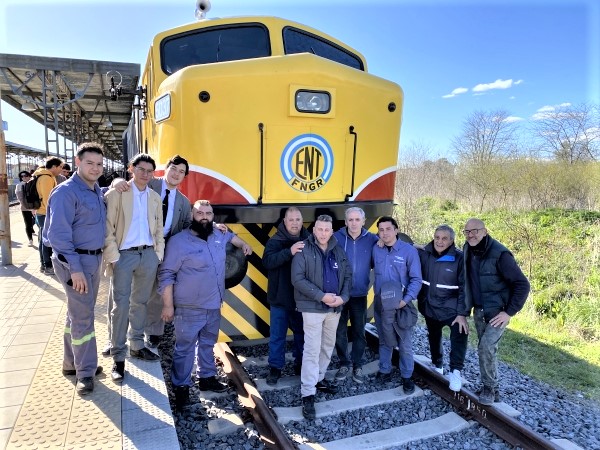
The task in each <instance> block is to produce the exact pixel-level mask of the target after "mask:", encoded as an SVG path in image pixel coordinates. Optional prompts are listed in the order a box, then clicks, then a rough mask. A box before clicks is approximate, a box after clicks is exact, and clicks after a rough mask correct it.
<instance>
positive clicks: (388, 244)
mask: <svg viewBox="0 0 600 450" xmlns="http://www.w3.org/2000/svg"><path fill="white" fill-rule="evenodd" d="M377 229H378V232H379V238H380V239H381V240H382V241H383V244H384V245H383V247H379V246H377V245H376V246H374V247H373V264H374V270H375V283H374V286H373V289H374V291H375V326H376V327H377V333H378V335H379V372H378V373H377V379H378V380H379V381H382V382H387V381H390V379H391V371H392V351H393V348H392V347H391V346H390V345H387V344H386V343H385V342H384V339H383V336H384V329H383V326H382V325H383V323H382V303H381V287H382V285H383V284H384V283H386V282H396V283H399V284H400V285H401V286H402V287H403V297H402V300H401V301H400V303H399V304H398V308H404V307H405V306H407V305H408V303H409V302H411V301H413V300H415V299H416V298H417V295H418V293H419V291H420V290H421V285H422V281H423V280H422V277H421V262H420V261H419V254H418V252H417V249H415V248H414V247H413V246H412V245H410V244H407V243H406V242H402V241H401V240H400V239H398V237H397V235H398V223H397V222H396V220H395V219H393V218H392V217H386V216H384V217H381V218H380V219H379V220H378V221H377ZM413 328H414V327H409V328H404V329H402V330H401V333H402V334H400V335H399V338H400V339H399V347H398V348H399V350H400V377H401V378H402V390H403V391H404V393H405V394H407V395H410V394H412V393H413V392H414V391H415V384H414V382H413V381H412V373H413V370H414V365H415V361H414V355H413V349H412V334H413Z"/></svg>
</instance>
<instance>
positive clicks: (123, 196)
mask: <svg viewBox="0 0 600 450" xmlns="http://www.w3.org/2000/svg"><path fill="white" fill-rule="evenodd" d="M155 169H156V163H155V162H154V160H153V159H152V157H150V156H149V155H147V154H144V153H139V154H137V155H136V156H134V157H133V159H132V160H131V161H130V163H129V169H128V170H129V171H130V172H131V173H132V175H133V178H132V179H131V181H130V182H129V187H130V189H129V190H128V191H125V192H119V191H118V190H116V189H112V190H110V191H109V192H107V193H106V195H105V196H104V198H105V200H106V208H107V217H106V239H105V242H104V262H105V264H106V266H107V270H106V274H107V276H110V288H111V294H109V295H112V299H113V308H112V310H111V318H110V323H111V328H110V337H111V349H110V353H111V355H112V357H113V368H112V373H111V377H112V379H113V380H114V381H115V382H121V381H122V380H123V377H124V375H125V357H126V353H127V345H126V341H127V339H129V354H130V355H131V356H132V357H134V358H138V359H143V360H147V361H157V360H159V359H160V357H159V356H158V355H157V354H156V353H154V352H152V351H150V350H148V349H147V348H146V347H145V345H144V326H145V324H146V305H147V303H148V299H149V298H150V296H151V294H152V287H153V286H154V280H155V279H156V270H157V268H158V264H159V263H160V261H161V260H162V258H163V254H164V246H165V240H164V236H163V220H162V201H161V199H160V195H159V194H157V193H156V192H155V191H153V190H152V189H150V188H149V187H148V183H149V182H150V180H151V179H152V177H153V174H154V170H155ZM128 326H129V333H128V331H127V329H128V328H127V327H128Z"/></svg>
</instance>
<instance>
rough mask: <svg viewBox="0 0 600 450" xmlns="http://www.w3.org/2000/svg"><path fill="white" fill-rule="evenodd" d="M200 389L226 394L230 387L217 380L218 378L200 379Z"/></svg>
mask: <svg viewBox="0 0 600 450" xmlns="http://www.w3.org/2000/svg"><path fill="white" fill-rule="evenodd" d="M198 388H199V389H200V390H201V391H213V392H225V391H226V390H227V389H228V386H227V385H226V384H225V383H221V382H220V381H219V380H217V377H204V378H198Z"/></svg>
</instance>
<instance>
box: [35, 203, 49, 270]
mask: <svg viewBox="0 0 600 450" xmlns="http://www.w3.org/2000/svg"><path fill="white" fill-rule="evenodd" d="M35 221H36V223H37V226H38V230H39V232H38V234H39V237H40V240H39V251H40V266H41V267H44V268H46V267H52V260H51V259H50V258H51V256H52V247H46V246H45V245H44V243H43V242H42V230H43V229H44V222H45V221H46V215H45V214H36V215H35Z"/></svg>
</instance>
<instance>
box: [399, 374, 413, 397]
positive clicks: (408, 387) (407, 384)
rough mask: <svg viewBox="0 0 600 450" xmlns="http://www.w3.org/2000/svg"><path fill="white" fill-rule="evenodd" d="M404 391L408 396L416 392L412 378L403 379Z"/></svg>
mask: <svg viewBox="0 0 600 450" xmlns="http://www.w3.org/2000/svg"><path fill="white" fill-rule="evenodd" d="M402 390H403V391H404V393H405V394H406V395H410V394H412V393H414V392H415V382H414V381H413V380H412V379H411V378H402Z"/></svg>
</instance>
